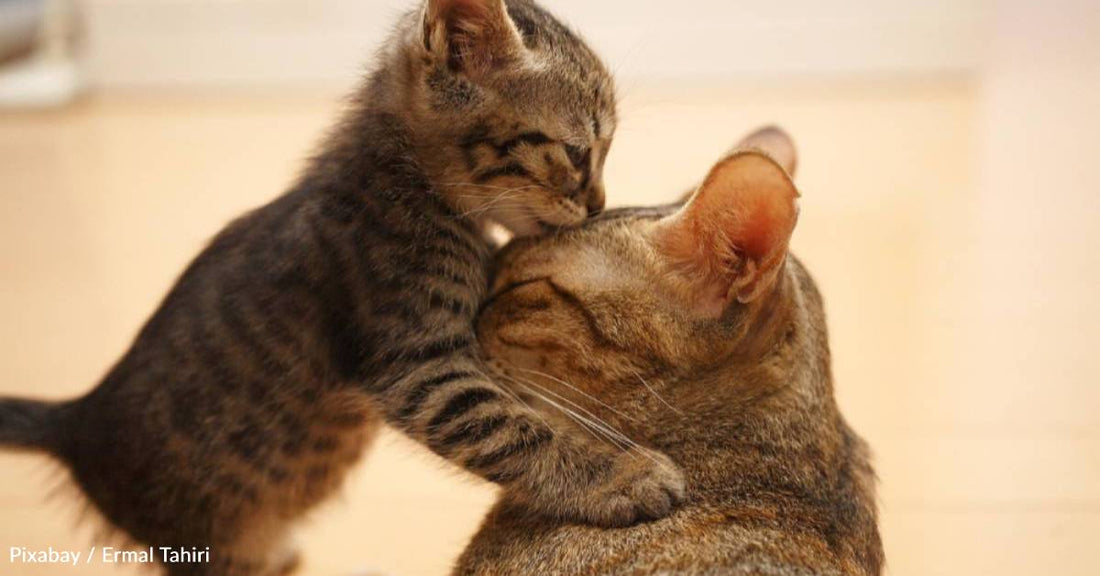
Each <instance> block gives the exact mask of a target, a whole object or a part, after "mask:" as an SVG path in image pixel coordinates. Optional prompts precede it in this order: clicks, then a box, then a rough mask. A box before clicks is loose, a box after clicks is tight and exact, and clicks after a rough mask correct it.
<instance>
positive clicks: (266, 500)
mask: <svg viewBox="0 0 1100 576" xmlns="http://www.w3.org/2000/svg"><path fill="white" fill-rule="evenodd" d="M380 59H381V65H380V66H379V68H378V69H377V71H376V72H374V73H373V74H372V75H371V76H370V78H369V79H368V81H367V82H366V85H365V87H364V88H363V89H362V90H361V92H360V93H359V95H358V97H357V98H356V100H355V102H354V103H353V105H352V108H351V112H350V114H349V115H348V116H347V117H346V118H345V121H344V122H343V123H342V124H341V125H340V126H339V127H338V128H337V129H336V130H335V132H334V133H333V134H332V135H331V137H330V138H329V140H328V141H327V143H326V144H325V146H324V148H323V150H322V152H321V153H320V154H319V155H318V157H317V158H316V159H315V161H314V162H313V163H312V165H311V167H310V168H309V169H308V170H307V172H306V173H305V174H304V175H303V177H302V178H301V181H300V182H299V183H298V185H297V186H296V187H295V188H293V189H292V191H290V192H289V193H287V194H286V195H284V196H282V197H280V198H278V199H277V200H275V201H273V202H272V203H271V204H269V205H267V206H265V207H263V208H260V209H258V210H256V211H254V212H252V213H250V214H248V215H246V216H244V217H242V218H240V219H239V220H237V221H236V222H234V223H232V224H231V225H230V226H229V227H228V228H227V229H226V230H224V231H223V232H222V233H220V234H219V235H218V236H217V237H216V238H215V239H214V240H213V241H212V242H211V244H210V246H209V247H208V248H207V249H206V250H204V251H203V252H202V253H201V254H200V255H199V256H198V258H197V259H196V260H195V261H194V262H193V263H192V264H191V265H190V267H189V268H188V269H187V270H186V271H185V272H184V274H183V276H182V277H181V278H180V279H179V281H178V283H177V284H176V286H175V287H174V288H173V289H172V290H171V292H170V293H169V294H168V296H167V297H166V298H165V300H164V302H163V303H162V304H161V306H160V308H159V309H158V310H157V311H156V313H155V314H154V315H153V316H152V318H151V319H150V320H149V321H148V323H147V324H146V325H145V327H144V328H143V329H142V330H141V332H140V334H139V335H138V336H137V339H136V340H135V342H134V343H133V346H132V347H131V349H130V350H129V351H128V352H127V353H126V355H125V356H124V357H123V358H122V359H121V360H120V361H119V362H118V364H117V365H116V366H115V367H114V368H113V369H112V370H111V371H110V372H109V373H108V374H107V375H106V377H105V378H104V379H103V381H102V383H101V384H100V385H99V387H98V388H96V389H95V390H94V391H92V392H91V393H90V394H88V395H87V396H86V397H84V398H81V399H79V400H75V401H72V402H62V403H56V404H48V403H43V402H34V401H26V400H15V399H7V400H3V401H0V444H4V445H7V446H9V447H18V448H26V449H38V450H44V451H48V452H49V453H52V454H53V455H54V456H56V457H57V458H58V459H60V460H61V461H62V462H64V463H65V464H66V465H67V466H68V467H69V468H70V469H71V471H72V474H73V477H74V478H75V480H76V482H77V483H78V484H79V485H80V487H81V488H83V490H84V492H85V493H86V494H87V496H88V497H89V499H90V501H91V502H92V504H94V506H95V508H97V509H98V510H99V511H100V512H101V513H102V514H103V515H104V516H105V517H106V518H107V519H108V520H109V521H110V522H111V523H112V524H113V525H114V526H116V527H117V528H119V529H121V530H122V531H123V532H124V533H125V534H126V535H128V536H129V537H131V538H132V539H133V540H135V541H137V542H141V543H145V544H150V545H154V546H172V547H190V546H199V547H205V546H209V547H210V549H211V557H212V561H211V563H209V564H203V565H189V566H180V565H166V569H167V571H168V572H169V573H170V574H219V575H226V574H235V575H237V574H239V575H254V574H277V573H283V572H286V571H289V570H290V569H291V568H292V567H293V565H294V563H295V562H296V558H297V555H296V553H295V551H294V550H293V549H292V548H291V547H290V545H289V541H288V536H289V531H290V528H291V527H292V525H293V523H294V522H295V521H296V520H298V519H299V518H301V517H302V515H303V514H304V513H305V512H306V511H308V510H309V509H310V508H312V507H313V506H314V505H316V504H317V503H318V502H320V501H322V500H323V499H324V498H326V497H327V496H328V495H330V494H331V493H332V492H333V491H334V490H335V489H336V488H337V487H338V486H339V485H340V483H341V481H342V480H343V477H344V475H345V472H346V471H347V469H348V468H349V466H351V465H352V464H353V463H354V462H355V461H356V460H357V459H358V458H359V456H360V454H361V453H362V451H363V450H364V448H365V447H366V446H367V445H368V444H369V442H370V440H371V438H372V437H373V436H374V435H375V433H376V431H377V430H378V427H379V425H380V423H381V422H382V421H383V420H384V421H385V422H387V423H389V424H391V425H393V426H395V427H396V428H398V429H399V430H401V431H403V432H404V433H406V434H408V435H409V436H411V437H412V438H414V439H416V440H418V441H420V442H422V443H424V444H425V445H426V446H428V447H429V448H430V449H431V450H433V451H435V452H436V453H438V454H439V455H441V456H443V457H444V458H447V459H448V460H450V461H452V462H455V463H457V464H459V465H461V466H463V467H464V468H466V469H467V470H469V471H471V472H473V473H475V474H478V475H480V476H481V477H483V478H485V479H487V480H490V481H492V482H496V483H499V484H501V485H503V486H504V488H505V489H506V491H507V492H509V493H510V494H511V495H512V497H514V498H516V499H519V500H522V501H524V502H526V503H527V505H528V506H530V507H531V508H533V509H536V510H539V511H541V512H542V513H545V514H548V515H550V516H553V517H558V518H562V519H568V520H570V521H581V522H591V523H596V524H600V525H605V526H619V525H627V524H631V523H634V522H636V521H638V520H640V519H645V518H656V517H661V516H664V515H666V514H668V513H669V512H670V510H671V508H672V507H673V506H674V505H675V504H676V503H677V501H678V500H679V499H680V498H681V497H682V495H683V478H682V475H681V473H680V472H679V471H678V470H677V469H676V468H675V467H674V466H672V465H671V464H670V463H669V461H668V460H667V458H665V457H664V456H661V455H659V454H656V453H653V454H649V455H648V457H647V458H636V457H634V456H633V455H629V454H622V453H620V452H619V451H617V450H614V449H612V448H610V447H608V446H606V445H603V444H600V443H597V442H594V441H593V440H592V439H591V438H590V437H588V436H587V435H585V434H583V433H578V434H575V435H562V434H558V433H556V432H555V429H553V428H551V427H550V426H549V425H548V424H547V423H546V422H545V421H544V420H543V419H542V418H541V417H540V416H539V415H538V414H537V413H535V412H533V411H532V410H531V409H530V408H529V407H527V406H526V405H524V404H523V403H522V402H521V401H520V400H519V399H517V398H515V397H513V396H512V395H511V394H510V393H509V392H508V391H507V390H505V389H502V388H500V387H499V386H498V385H496V384H494V383H493V382H492V381H490V380H489V379H487V377H486V372H485V370H484V367H483V363H482V361H481V360H480V355H479V348H478V345H477V341H476V338H475V335H474V332H473V319H474V316H475V313H476V311H477V310H478V307H479V305H480V303H481V301H482V298H483V296H484V292H485V290H486V287H487V286H488V279H487V276H486V272H487V271H486V266H487V263H488V257H489V254H490V245H489V244H488V243H487V240H485V236H484V234H483V226H484V225H485V224H486V223H487V222H497V223H500V224H503V225H504V226H506V227H507V228H509V229H510V230H511V231H513V232H514V233H516V234H518V235H529V234H536V233H540V232H542V231H544V230H547V229H556V228H557V227H559V226H568V225H575V224H577V223H579V222H581V221H582V220H583V219H584V218H586V217H587V216H588V215H589V214H591V213H594V212H598V211H599V210H600V209H601V208H602V207H603V190H602V184H601V172H602V166H603V161H604V158H605V156H606V154H607V151H608V147H609V146H610V142H611V136H612V133H613V132H614V129H615V121H616V118H615V108H614V94H613V88H612V83H611V79H610V77H609V75H608V73H607V71H606V70H605V68H604V67H603V65H602V64H601V63H600V61H599V60H598V59H597V58H596V56H594V55H593V53H592V52H591V51H590V50H589V49H588V48H587V47H586V46H585V44H583V43H582V42H581V40H579V39H578V38H577V37H576V36H575V35H573V33H572V32H570V31H569V30H568V29H567V28H565V27H564V26H563V25H561V24H560V23H558V22H557V21H556V20H555V19H554V18H553V17H552V16H550V15H549V14H548V13H546V12H544V11H543V10H542V9H540V8H539V7H538V6H536V5H535V4H533V3H532V2H529V1H526V0H508V1H507V2H504V1H503V0H430V1H428V2H427V3H426V5H425V6H424V8H423V10H421V11H419V12H416V13H414V14H410V15H408V16H407V17H405V18H404V19H403V20H402V21H401V24H400V26H399V27H398V29H397V31H396V32H395V36H394V37H393V38H392V39H391V41H390V42H389V44H387V46H386V48H385V49H384V50H383V51H382V52H381V54H380Z"/></svg>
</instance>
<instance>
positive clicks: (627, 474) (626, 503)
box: [581, 448, 687, 528]
mask: <svg viewBox="0 0 1100 576" xmlns="http://www.w3.org/2000/svg"><path fill="white" fill-rule="evenodd" d="M686 493H687V489H686V483H685V480H684V473H683V472H682V471H681V470H680V468H679V467H678V466H676V464H674V463H673V462H672V461H671V460H669V459H668V457H667V456H665V455H664V454H661V453H660V452H654V451H652V450H646V449H644V448H643V449H638V450H632V451H627V452H623V453H622V454H620V455H618V456H617V457H616V458H615V461H614V465H613V466H612V471H611V474H610V476H609V477H608V478H607V479H606V481H605V482H604V483H602V484H601V485H600V486H599V487H598V488H596V489H595V490H594V491H593V493H592V495H591V497H590V498H589V499H588V501H587V502H586V503H585V504H584V509H583V510H582V511H581V513H582V515H583V517H584V518H585V520H586V521H588V522H590V523H592V524H595V525H598V526H605V527H611V528H616V527H622V526H630V525H632V524H636V523H638V522H643V521H648V520H657V519H660V518H664V517H665V516H668V515H669V514H671V513H672V511H673V509H674V508H675V507H676V506H677V505H679V504H681V503H682V502H683V501H684V498H685V496H686Z"/></svg>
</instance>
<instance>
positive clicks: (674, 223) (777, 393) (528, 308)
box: [455, 129, 883, 575]
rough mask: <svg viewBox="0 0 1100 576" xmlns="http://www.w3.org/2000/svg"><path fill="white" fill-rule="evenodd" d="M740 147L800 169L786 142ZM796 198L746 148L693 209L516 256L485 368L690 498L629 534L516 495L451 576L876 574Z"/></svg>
mask: <svg viewBox="0 0 1100 576" xmlns="http://www.w3.org/2000/svg"><path fill="white" fill-rule="evenodd" d="M748 144H749V145H752V146H764V147H767V148H768V149H770V150H771V151H773V153H774V157H775V158H776V159H778V160H779V161H780V162H782V163H783V164H784V165H785V166H786V167H787V168H788V169H790V170H792V171H793V168H794V148H793V146H792V145H791V144H790V142H789V140H787V139H786V137H785V136H783V133H782V132H779V131H778V130H774V129H772V130H766V131H763V132H760V133H758V134H756V135H754V136H753V137H752V138H751V139H750V140H749V142H748ZM797 198H798V192H797V191H796V189H795V187H794V185H793V184H792V182H791V180H790V179H789V177H788V175H787V172H786V171H785V170H784V168H783V167H781V166H780V165H779V163H777V162H776V161H775V160H773V159H772V158H771V157H769V156H767V155H763V154H761V153H759V152H753V151H740V152H736V153H734V154H733V155H731V156H729V157H727V158H726V159H725V160H723V161H722V162H720V163H719V164H718V165H717V166H716V167H715V168H714V169H713V171H712V172H711V173H710V175H709V176H708V177H707V179H706V181H705V182H704V183H703V184H702V186H701V187H700V188H699V189H698V191H697V192H696V193H695V194H694V196H693V197H692V199H691V200H690V202H689V203H688V204H687V205H686V206H683V207H682V208H680V207H668V208H658V209H630V210H616V211H612V212H608V213H606V214H604V215H603V216H601V217H600V218H598V219H596V220H594V221H592V222H590V223H589V224H588V225H586V226H585V227H584V228H583V229H579V230H574V231H569V232H565V233H562V234H560V235H556V236H554V237H553V238H548V239H545V240H541V241H537V242H535V241H522V242H519V243H517V244H516V245H514V246H512V247H510V248H509V249H507V250H506V251H505V253H504V254H503V255H502V256H501V258H500V260H499V271H498V275H497V278H496V280H495V282H494V289H493V291H492V292H493V294H492V296H491V297H490V301H489V303H488V304H487V306H486V307H485V309H484V312H483V314H482V316H481V319H480V325H479V336H480V338H481V340H482V343H483V346H484V349H485V351H486V353H487V354H488V355H489V356H490V357H491V359H492V360H491V363H492V365H494V366H495V367H496V369H497V370H499V371H500V372H501V374H502V375H503V377H504V378H507V379H509V380H510V381H512V382H513V385H514V386H515V389H516V391H517V392H518V393H520V394H522V395H524V396H526V397H528V398H530V400H531V402H533V403H535V404H536V405H539V406H541V407H543V408H544V409H546V410H547V412H548V413H549V412H551V411H553V410H555V409H556V410H560V411H561V412H560V413H565V412H568V413H571V416H572V417H573V418H574V419H575V420H576V421H577V422H578V423H581V424H582V425H583V426H584V427H586V428H588V429H589V430H590V431H591V432H592V433H593V435H595V436H599V437H602V438H604V439H605V440H606V441H608V442H609V443H614V444H619V445H621V446H623V447H624V449H629V450H633V449H635V446H634V444H633V442H634V441H636V442H638V444H641V445H645V446H648V447H651V448H656V449H658V450H661V451H662V452H664V453H665V454H668V455H669V456H670V457H671V458H672V459H673V461H674V462H676V464H678V465H680V466H681V467H682V468H683V469H684V471H685V473H686V474H687V477H688V496H687V501H686V502H685V504H684V506H683V507H682V508H681V509H679V510H678V511H677V512H675V513H674V514H673V515H671V516H669V517H668V518H665V519H663V520H659V521H657V522H653V523H650V524H643V525H638V526H634V527H630V528H624V529H617V530H605V529H599V528H594V527H587V526H581V525H577V524H574V523H571V522H568V521H553V520H547V519H544V518H540V517H538V516H534V515H531V514H529V513H528V510H527V508H526V507H525V506H524V505H523V504H522V503H516V502H513V501H510V500H509V498H508V497H507V496H505V498H503V499H502V501H501V502H500V503H499V504H498V505H497V506H496V508H495V509H494V510H493V511H492V512H491V513H490V515H489V516H488V518H487V519H486V520H485V522H484V524H483V526H482V528H481V531H480V532H479V533H478V535H477V536H476V537H475V538H474V541H473V543H472V544H471V545H470V546H469V548H468V549H467V550H466V552H465V554H464V555H463V556H462V558H461V560H460V561H459V564H458V567H457V568H456V570H455V573H456V574H462V575H466V574H569V575H572V574H723V575H724V574H775V575H810V574H859V575H877V574H879V573H880V572H881V567H882V563H883V554H882V546H881V543H880V540H879V535H878V531H877V528H876V512H875V496H874V475H873V472H872V470H871V466H870V464H869V461H868V455H867V447H866V445H865V444H864V443H863V441H862V440H860V438H859V437H858V436H856V434H855V433H854V432H852V430H851V429H850V428H849V427H848V426H847V424H845V422H844V419H843V418H842V417H841V415H840V413H839V412H838V410H837V406H836V403H835V401H834V399H833V383H832V378H831V375H830V366H829V347H828V343H827V335H826V329H825V317H824V313H823V311H822V304H821V297H820V295H819V294H818V291H817V288H816V287H815V286H814V282H813V280H811V279H810V276H809V274H807V272H806V270H805V268H803V267H802V265H801V264H800V263H799V262H798V261H797V260H796V259H794V258H793V257H790V258H789V257H788V254H787V246H788V241H789V239H790V236H791V233H792V231H793V230H794V227H795V220H796V219H797V216H798V207H797ZM547 417H548V418H550V416H547ZM551 422H552V423H553V424H554V425H555V426H557V427H559V428H562V429H564V428H566V427H567V426H569V424H568V423H565V422H560V421H559V420H557V419H551ZM628 453H629V452H628ZM639 459H645V456H644V455H639Z"/></svg>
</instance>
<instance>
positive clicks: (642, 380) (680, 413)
mask: <svg viewBox="0 0 1100 576" xmlns="http://www.w3.org/2000/svg"><path fill="white" fill-rule="evenodd" d="M631 372H634V375H635V376H637V377H638V380H640V381H641V382H642V386H645V388H646V390H649V391H650V392H651V393H652V394H653V396H655V397H656V398H657V399H658V400H660V401H661V404H664V405H665V406H668V409H669V410H672V411H673V412H675V413H677V414H679V415H680V416H683V415H684V411H683V410H680V409H679V408H677V407H675V406H673V405H672V404H669V403H668V401H667V400H665V399H664V398H662V397H661V395H660V394H658V393H657V390H655V389H654V388H653V386H650V385H649V382H646V381H645V378H642V375H641V374H639V373H638V372H636V371H634V370H631Z"/></svg>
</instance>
